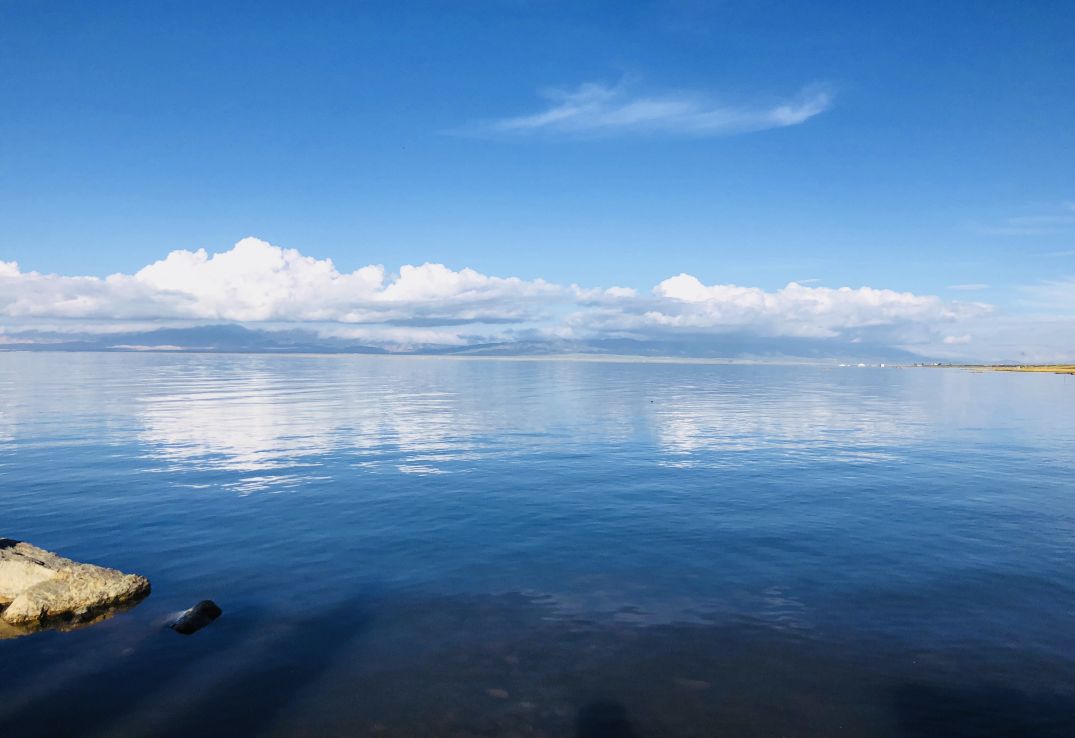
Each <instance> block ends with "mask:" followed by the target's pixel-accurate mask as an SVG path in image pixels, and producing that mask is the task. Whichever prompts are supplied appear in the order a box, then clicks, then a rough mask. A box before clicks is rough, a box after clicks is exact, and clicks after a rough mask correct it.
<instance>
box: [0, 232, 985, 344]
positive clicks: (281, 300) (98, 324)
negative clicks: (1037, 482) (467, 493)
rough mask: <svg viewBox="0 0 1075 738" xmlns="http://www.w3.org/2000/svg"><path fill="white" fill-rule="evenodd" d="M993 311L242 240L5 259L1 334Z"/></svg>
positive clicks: (872, 292)
mask: <svg viewBox="0 0 1075 738" xmlns="http://www.w3.org/2000/svg"><path fill="white" fill-rule="evenodd" d="M988 311H989V308H988V306H986V305H983V304H980V303H969V302H956V301H947V300H943V299H941V298H939V297H935V296H930V295H916V294H912V293H908V292H895V291H892V290H885V289H873V288H870V287H861V288H857V289H851V288H847V287H843V288H839V289H832V288H827V287H808V286H805V285H802V284H797V283H794V282H792V283H790V284H788V285H787V286H785V287H783V288H782V289H778V290H775V291H766V290H763V289H760V288H757V287H740V286H736V285H727V284H714V285H706V284H703V283H702V282H701V281H700V280H699V279H697V278H696V277H694V276H691V275H689V274H680V275H678V276H674V277H670V278H668V279H665V280H663V281H661V282H659V283H658V284H657V285H656V287H654V288H653V289H652V290H651V291H650V292H648V293H640V292H637V291H636V290H634V289H630V288H625V287H615V286H614V287H608V288H587V287H580V286H578V285H572V286H571V287H564V286H560V285H555V284H551V283H549V282H546V281H543V280H541V279H535V280H524V279H519V278H516V277H496V276H490V275H486V274H482V273H480V272H477V271H474V270H473V269H460V270H453V269H450V268H448V267H446V266H444V265H441V264H422V265H419V266H412V265H406V266H403V267H401V268H400V269H399V271H398V273H389V272H388V271H386V269H385V268H384V267H383V266H380V265H370V266H365V267H362V268H361V269H357V270H355V271H353V272H340V271H339V270H338V269H337V268H336V266H335V265H334V264H333V262H332V260H331V259H316V258H313V257H310V256H305V255H303V254H302V253H300V252H299V251H297V250H295V249H284V248H280V247H277V246H273V245H271V244H269V243H266V242H265V241H261V240H259V239H256V238H245V239H243V240H242V241H239V242H238V243H237V244H235V246H234V247H233V248H231V249H230V250H228V251H223V252H220V253H215V254H211V255H210V254H209V253H207V252H206V251H205V250H204V249H199V250H198V251H186V250H179V251H173V252H172V253H170V254H168V256H167V257H165V258H164V259H162V260H160V261H157V262H154V263H153V264H150V265H148V266H146V267H144V268H142V269H140V270H139V271H137V272H135V273H134V274H113V275H111V276H108V277H104V278H98V277H83V276H75V277H69V276H61V275H55V274H39V273H37V272H23V271H21V270H20V269H19V267H18V265H17V264H15V263H13V262H3V261H0V331H3V330H7V332H8V335H9V336H10V335H13V332H17V331H18V330H19V329H20V328H23V329H24V328H25V327H26V326H27V325H41V324H42V322H43V321H45V322H49V323H48V324H49V326H50V328H51V329H53V330H56V329H57V326H60V328H59V329H60V330H72V331H73V330H93V331H96V332H101V331H108V330H109V326H110V325H112V326H114V327H115V330H116V331H119V330H121V329H127V328H129V326H130V325H131V324H132V323H139V324H145V323H146V322H149V323H150V324H153V323H157V324H160V323H162V322H163V323H183V324H205V323H210V322H221V321H228V322H238V323H246V324H266V323H267V324H271V325H272V326H275V327H279V326H281V325H285V326H294V325H307V326H312V327H314V328H315V329H316V330H317V331H318V332H319V333H320V334H321V335H325V336H333V337H338V338H352V339H355V340H363V341H368V342H371V343H376V344H384V345H387V344H393V343H395V344H399V343H410V344H429V343H439V344H445V345H459V344H468V343H476V342H482V341H504V340H522V339H528V340H534V339H541V338H560V339H564V338H571V339H579V340H585V339H592V338H607V337H617V338H624V337H626V338H636V339H646V338H652V337H654V336H675V335H684V334H691V335H694V334H699V333H703V334H704V333H713V334H720V333H731V332H736V333H740V334H752V335H760V336H770V337H782V336H783V337H799V338H802V337H807V338H821V339H829V338H843V339H846V340H861V339H862V338H864V337H865V338H869V339H871V340H885V341H889V342H895V343H900V342H902V343H907V342H915V341H926V342H928V341H936V342H937V343H941V342H942V341H943V337H944V336H945V335H952V333H953V331H952V330H950V326H951V325H952V324H957V323H959V322H960V321H964V320H966V319H969V318H974V317H979V316H982V315H984V314H986V313H987V312H988Z"/></svg>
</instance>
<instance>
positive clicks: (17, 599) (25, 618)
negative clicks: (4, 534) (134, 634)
mask: <svg viewBox="0 0 1075 738" xmlns="http://www.w3.org/2000/svg"><path fill="white" fill-rule="evenodd" d="M147 594H149V580H148V579H146V578H145V577H142V576H138V575H137V574H124V573H123V572H121V571H116V570H115V569H106V568H104V567H101V566H94V565H93V564H80V563H78V562H77V561H71V560H70V559H65V558H63V557H62V556H57V555H56V554H54V553H50V552H48V551H45V550H43V549H40V548H37V547H36V546H31V545H30V544H29V543H23V542H21V541H13V540H11V539H9V538H0V610H3V612H2V613H0V618H2V619H3V620H4V621H5V622H7V623H9V624H11V625H16V626H20V627H35V626H42V625H48V624H50V622H52V621H68V622H71V621H74V622H83V621H87V620H91V619H93V618H94V617H96V616H97V615H99V614H100V613H101V612H102V611H105V610H107V609H109V608H111V607H116V606H117V605H122V604H124V603H128V602H133V601H135V600H138V599H141V598H142V597H145V596H146V595H147Z"/></svg>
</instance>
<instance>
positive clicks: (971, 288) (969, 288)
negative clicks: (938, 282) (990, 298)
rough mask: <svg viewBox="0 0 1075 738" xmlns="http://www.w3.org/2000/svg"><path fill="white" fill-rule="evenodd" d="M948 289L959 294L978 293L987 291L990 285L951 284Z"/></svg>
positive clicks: (974, 283)
mask: <svg viewBox="0 0 1075 738" xmlns="http://www.w3.org/2000/svg"><path fill="white" fill-rule="evenodd" d="M948 289H950V290H955V291H957V292H977V291H978V290H987V289H989V285H987V284H983V283H981V282H973V283H971V284H950V285H948Z"/></svg>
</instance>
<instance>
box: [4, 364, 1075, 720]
mask: <svg viewBox="0 0 1075 738" xmlns="http://www.w3.org/2000/svg"><path fill="white" fill-rule="evenodd" d="M0 397H2V398H3V402H2V403H0V535H6V536H9V537H13V538H18V539H23V540H27V541H30V542H32V543H34V544H35V545H38V546H41V547H43V548H47V549H50V550H53V551H56V552H58V553H60V554H62V555H64V556H68V557H71V558H75V559H79V560H84V561H89V562H92V563H97V564H102V565H106V566H111V567H116V568H120V569H123V570H125V571H131V572H137V573H140V574H144V575H146V576H147V577H149V578H150V580H151V581H152V583H153V594H152V595H151V596H150V597H149V599H147V600H146V601H144V602H143V603H141V604H140V605H139V606H138V607H136V608H134V609H132V610H130V611H127V612H123V613H121V614H118V615H117V616H115V617H113V618H111V619H109V620H106V621H103V622H101V623H99V624H97V625H94V626H93V627H90V628H86V629H81V630H76V631H72V632H45V633H38V634H35V635H33V636H28V637H24V638H16V639H12V640H0V664H2V665H3V667H4V669H3V671H4V686H3V689H2V695H0V725H2V726H3V727H4V732H5V734H6V733H7V732H8V731H10V732H11V734H12V735H19V736H32V735H102V736H119V735H123V736H129V735H181V734H182V735H189V734H191V733H192V732H193V733H194V734H199V735H270V736H290V735H311V736H312V735H318V736H321V735H384V736H424V735H428V736H442V735H443V736H499V735H505V736H716V735H729V736H733V735H734V736H738V735H759V736H767V735H788V736H832V735H849V736H921V735H937V736H948V735H965V736H971V735H983V736H989V735H996V736H999V735H1023V736H1053V735H1056V736H1066V735H1075V628H1073V627H1072V623H1073V622H1075V495H1073V492H1075V481H1073V480H1075V378H1072V377H1066V376H1059V375H1057V376H1053V375H1022V374H1013V373H973V372H965V371H958V370H937V369H892V368H888V369H857V368H837V367H819V366H769V365H710V364H656V363H630V362H623V363H609V362H584V361H563V360H550V361H498V360H452V359H428V358H413V357H398V358H392V357H312V356H311V357H300V356H255V355H164V354H152V355H149V354H146V355H141V354H139V355H135V354H16V353H9V354H0ZM206 598H211V599H213V600H215V601H216V602H218V603H219V604H220V605H221V607H222V608H223V609H224V615H223V616H222V617H221V618H220V619H219V620H217V621H216V622H215V623H213V624H212V625H210V626H209V627H207V628H206V629H205V630H203V631H201V632H199V633H197V634H195V635H193V636H189V637H184V636H180V635H177V634H175V633H173V632H171V631H169V630H167V628H166V627H165V624H166V623H167V622H168V621H169V619H170V618H171V617H173V616H174V615H175V614H176V613H177V612H179V611H181V610H183V609H185V608H187V607H190V606H191V605H193V604H194V603H196V602H197V601H199V600H202V599H206Z"/></svg>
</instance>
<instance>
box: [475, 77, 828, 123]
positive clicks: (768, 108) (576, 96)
mask: <svg viewBox="0 0 1075 738" xmlns="http://www.w3.org/2000/svg"><path fill="white" fill-rule="evenodd" d="M543 94H544V97H545V98H547V99H548V101H549V105H548V107H547V108H545V109H544V110H542V111H539V112H537V113H531V114H528V115H521V116H516V117H510V118H502V119H499V120H493V121H486V122H484V123H478V124H475V125H474V126H471V127H469V128H468V130H469V131H470V132H471V133H479V134H480V133H484V134H500V135H516V136H522V135H537V134H551V135H582V136H614V135H629V134H636V135H637V134H651V135H653V134H664V135H675V136H694V137H706V136H727V135H732V134H736V133H750V132H753V131H763V130H766V129H770V128H786V127H788V126H795V125H799V124H800V123H804V122H805V121H807V120H809V119H811V118H813V117H814V116H816V115H819V114H821V113H823V112H825V111H826V110H828V109H829V107H830V106H831V105H832V99H833V94H832V92H831V91H830V90H829V89H828V87H826V86H824V85H817V84H815V85H810V86H808V87H805V88H803V89H802V90H801V91H800V92H799V93H798V94H797V95H795V96H794V97H792V98H788V99H785V100H781V101H778V102H776V103H771V104H768V105H730V104H726V103H722V102H720V101H718V100H715V99H714V98H713V97H712V96H710V95H707V94H704V93H697V92H682V91H676V92H667V93H662V94H654V95H640V94H634V93H633V92H632V91H631V90H630V89H628V87H627V86H626V85H623V84H620V85H616V86H608V85H604V84H601V83H594V82H591V83H587V84H583V85H580V86H578V87H576V88H574V89H572V90H547V91H545V92H544V93H543Z"/></svg>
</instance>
